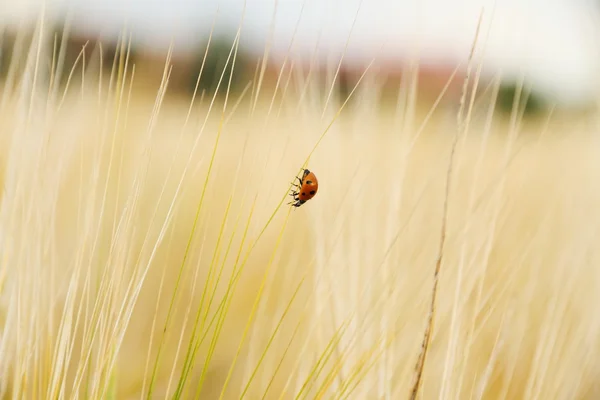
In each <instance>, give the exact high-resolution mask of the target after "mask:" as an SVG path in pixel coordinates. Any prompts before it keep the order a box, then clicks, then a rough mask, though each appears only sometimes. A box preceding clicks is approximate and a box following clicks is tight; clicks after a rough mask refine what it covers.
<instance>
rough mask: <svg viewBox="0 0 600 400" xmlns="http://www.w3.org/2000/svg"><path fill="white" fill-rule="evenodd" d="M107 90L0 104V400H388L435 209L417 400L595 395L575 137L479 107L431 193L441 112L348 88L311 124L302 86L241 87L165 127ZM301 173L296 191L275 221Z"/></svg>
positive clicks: (588, 233) (576, 131)
mask: <svg viewBox="0 0 600 400" xmlns="http://www.w3.org/2000/svg"><path fill="white" fill-rule="evenodd" d="M165 72H166V74H167V73H168V70H165ZM89 74H91V73H89ZM89 74H88V75H89ZM131 74H132V69H131V66H128V65H125V64H123V63H122V64H121V65H120V74H119V78H118V79H116V80H115V79H113V81H112V84H111V85H109V84H108V83H107V80H108V78H107V77H104V79H101V80H97V79H94V78H93V77H92V78H89V76H88V75H86V79H85V81H84V82H83V83H78V84H74V86H72V90H70V91H68V92H67V94H66V95H65V97H64V102H62V103H61V102H60V101H57V102H52V101H49V102H48V103H46V100H45V99H44V97H43V96H42V95H41V94H40V92H38V91H36V89H34V90H33V91H28V90H27V88H26V87H25V89H23V92H21V93H24V96H23V97H19V92H16V93H15V94H13V93H12V92H11V93H9V92H7V91H4V92H3V93H4V94H6V96H7V97H5V99H6V101H5V102H4V103H3V107H4V108H2V110H0V112H1V113H2V114H1V117H0V124H1V129H2V138H1V139H2V144H3V145H2V146H1V147H0V148H1V150H2V152H1V153H0V162H1V163H2V171H3V175H2V178H3V179H2V183H3V187H4V191H3V195H2V208H1V214H0V240H2V246H1V247H0V248H1V249H2V260H3V262H2V265H1V266H0V299H1V301H2V303H0V327H1V331H0V332H1V336H0V337H1V341H0V355H1V356H0V389H1V391H2V393H3V395H4V396H5V397H6V398H27V399H28V398H53V399H54V398H94V399H95V398H116V399H128V398H146V397H149V398H166V397H174V398H203V399H204V398H223V399H225V398H226V399H230V398H232V399H233V398H240V397H243V398H248V399H254V398H263V399H271V398H273V399H288V398H290V399H292V398H293V399H307V398H335V399H348V398H352V399H354V398H356V399H364V398H389V399H395V398H406V397H408V396H409V394H410V390H411V387H412V384H413V373H414V371H413V370H414V365H415V362H416V360H417V357H418V356H419V351H420V345H421V341H422V339H423V331H424V329H425V323H426V319H427V314H428V312H429V302H430V298H431V285H432V276H433V271H434V268H435V263H436V258H437V257H438V247H439V240H440V238H439V235H440V229H441V223H442V212H443V205H444V202H446V201H447V204H448V214H447V226H446V229H445V235H446V244H445V246H444V249H443V253H444V254H443V260H442V265H441V269H440V271H441V273H440V281H439V289H438V296H437V302H436V314H435V321H434V326H433V331H432V332H433V334H432V341H431V345H430V348H429V351H428V354H427V362H426V364H425V368H424V371H423V381H422V384H421V392H420V393H421V394H420V396H421V398H424V399H437V398H444V399H464V398H485V399H501V398H510V399H518V398H526V399H536V398H539V399H563V398H569V399H592V398H595V396H597V395H598V394H599V393H600V387H598V384H597V383H596V382H598V377H599V376H598V373H597V371H598V367H599V364H598V361H596V360H597V359H598V358H599V356H600V346H599V345H600V342H599V340H600V339H599V338H600V335H599V333H600V332H599V331H600V323H599V322H600V319H598V318H595V317H594V314H593V310H594V309H595V307H594V305H595V302H597V301H598V296H597V294H596V293H597V292H598V289H600V287H599V283H600V280H599V278H600V273H599V272H598V271H597V268H596V266H597V265H599V264H600V263H599V261H600V250H597V246H596V243H597V240H598V232H597V227H598V226H599V224H598V223H599V222H600V211H598V210H599V209H598V207H597V205H598V204H599V201H600V191H598V190H597V189H596V187H597V182H599V181H600V179H599V178H600V157H598V151H597V149H598V148H599V147H598V145H599V144H600V141H599V139H598V138H597V136H596V135H595V134H594V133H595V132H594V131H595V129H596V120H595V116H591V117H587V118H578V119H574V118H570V117H569V116H562V115H560V114H554V115H551V117H550V118H549V119H547V120H545V119H542V120H539V121H533V122H532V123H529V124H528V123H526V122H521V121H520V120H519V119H518V118H517V119H515V120H513V121H505V120H502V119H499V117H498V116H493V118H492V114H491V113H489V112H488V110H489V107H490V106H489V104H488V103H489V101H488V102H486V101H482V102H481V103H480V104H479V105H478V106H477V107H476V108H475V109H474V111H473V114H472V116H471V118H470V119H469V121H470V123H469V125H468V128H465V129H460V132H459V133H460V135H459V137H458V142H457V146H456V153H455V158H454V165H453V170H452V174H453V175H452V177H453V178H452V181H451V182H452V185H451V186H450V188H449V194H448V196H446V195H445V187H446V183H447V178H446V174H447V170H448V157H449V155H450V149H451V145H452V143H453V140H454V135H455V132H456V131H457V129H459V127H458V126H457V125H456V116H455V115H454V111H453V110H448V108H447V107H446V108H444V107H441V108H440V109H438V110H437V111H436V112H434V113H433V114H432V115H431V117H430V115H429V114H428V111H429V108H430V107H431V104H425V105H419V103H415V102H414V101H413V100H411V92H410V85H409V84H406V86H405V87H404V88H403V92H402V93H401V94H400V95H399V103H398V104H399V106H398V108H397V109H396V110H394V111H390V110H387V109H383V108H381V109H378V106H377V105H376V103H374V102H373V101H372V100H373V98H374V97H373V93H374V91H375V89H374V87H372V86H370V85H369V84H368V83H365V84H364V85H363V86H362V87H359V89H358V90H357V92H355V93H354V96H356V99H355V102H354V103H352V104H351V105H348V106H347V108H346V109H345V110H343V111H342V112H341V113H339V115H340V116H339V118H338V119H337V120H336V121H335V123H334V124H331V122H332V121H333V120H334V118H335V117H336V113H338V111H339V109H340V101H339V99H335V98H332V99H331V100H330V101H329V102H328V107H326V108H325V111H323V110H324V109H323V105H324V104H325V103H326V102H327V95H328V92H329V90H328V88H327V89H326V90H323V91H322V92H320V93H318V92H317V93H316V94H315V92H310V91H309V95H307V96H306V97H301V96H300V94H299V93H298V90H293V89H290V90H289V91H288V92H286V93H285V94H283V95H282V94H281V93H280V94H279V95H278V96H279V97H273V99H275V100H273V102H271V101H272V99H271V95H272V93H263V96H257V99H258V101H257V102H256V103H255V102H252V101H248V99H249V98H253V95H254V94H255V93H256V92H255V91H256V86H255V85H254V86H251V87H250V89H249V92H245V93H243V94H242V95H239V94H238V95H234V94H230V97H229V98H228V99H227V104H226V107H225V111H224V112H222V110H223V108H224V104H222V103H219V102H215V103H214V105H213V106H212V108H210V103H211V100H210V99H209V98H203V100H202V101H198V102H197V103H196V104H195V105H194V106H193V107H192V112H191V114H190V119H189V121H187V122H186V116H187V112H188V106H189V104H188V103H187V102H185V101H182V100H181V99H173V98H168V99H167V100H165V101H164V103H161V102H160V101H158V102H155V101H154V99H152V98H149V97H148V96H147V94H146V93H145V92H143V91H142V90H141V89H139V90H138V89H136V86H135V85H134V86H131V87H130V86H129V83H130V81H131V80H130V77H131ZM92 76H93V75H92ZM74 82H75V81H74ZM99 82H100V83H99ZM303 83H304V82H302V81H301V80H299V81H296V82H295V84H290V86H293V87H294V88H295V89H299V88H301V87H302V84H303ZM308 83H310V82H308ZM223 84H226V82H224V83H223ZM78 85H79V87H78ZM99 85H101V86H99ZM119 85H122V86H119ZM98 87H102V90H101V91H100V90H98ZM286 87H287V86H286V85H285V82H283V83H282V85H281V87H280V89H281V90H283V88H286ZM115 88H118V89H115ZM262 90H263V92H266V90H265V89H264V88H263V89H262ZM482 90H483V89H482ZM30 93H33V94H34V95H33V96H31V97H29V95H30ZM239 96H242V98H241V100H240V98H239ZM159 98H160V96H159ZM238 100H240V102H239V103H238ZM484 100H485V99H484ZM492 102H493V99H492ZM209 109H210V110H211V111H210V113H209ZM329 127H330V128H329ZM324 132H326V133H327V134H326V135H324ZM321 139H322V140H321ZM317 143H318V146H316V147H315V144H317ZM313 149H314V152H313ZM309 155H310V162H309V163H308V168H310V169H311V170H313V171H314V172H315V173H316V174H317V176H318V177H319V183H320V188H319V193H318V195H317V196H316V197H315V198H314V199H313V200H312V201H310V202H309V203H307V204H305V205H304V206H302V207H301V208H299V209H290V208H288V207H287V206H285V203H283V204H284V206H281V204H282V202H283V201H285V200H286V199H285V197H286V195H287V190H288V188H289V187H290V183H291V182H292V180H293V178H294V175H295V174H296V173H297V172H298V170H299V169H300V167H301V166H302V165H303V163H304V162H305V160H306V158H307V156H309Z"/></svg>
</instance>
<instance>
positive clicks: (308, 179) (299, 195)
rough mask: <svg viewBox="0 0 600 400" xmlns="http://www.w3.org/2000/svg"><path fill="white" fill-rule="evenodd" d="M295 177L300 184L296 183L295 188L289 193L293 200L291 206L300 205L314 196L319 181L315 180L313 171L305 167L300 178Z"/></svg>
mask: <svg viewBox="0 0 600 400" xmlns="http://www.w3.org/2000/svg"><path fill="white" fill-rule="evenodd" d="M296 179H298V180H299V181H300V185H296V189H297V190H296V191H295V192H293V193H291V195H292V196H293V197H294V200H295V202H293V206H294V207H300V206H301V205H302V204H304V203H306V202H307V201H308V200H310V199H312V198H313V197H315V195H316V194H317V191H318V190H319V181H318V180H317V176H316V175H315V174H314V172H311V171H309V170H307V169H305V170H304V172H303V173H302V179H300V178H296Z"/></svg>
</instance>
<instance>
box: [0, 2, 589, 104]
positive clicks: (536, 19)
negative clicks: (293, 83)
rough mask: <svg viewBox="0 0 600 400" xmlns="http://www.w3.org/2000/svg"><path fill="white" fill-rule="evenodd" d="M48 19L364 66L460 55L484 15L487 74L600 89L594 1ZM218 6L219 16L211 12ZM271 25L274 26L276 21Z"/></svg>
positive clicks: (189, 44)
mask: <svg viewBox="0 0 600 400" xmlns="http://www.w3.org/2000/svg"><path fill="white" fill-rule="evenodd" d="M43 1H44V0H0V23H1V22H2V21H6V22H11V23H15V22H16V21H19V20H21V19H24V20H27V19H30V20H31V19H34V18H35V17H36V15H37V14H36V13H37V12H38V11H39V9H40V7H41V4H42V2H43ZM45 1H46V12H47V15H49V16H57V15H61V14H64V13H67V12H71V13H72V16H73V17H74V23H75V28H76V29H81V30H88V31H89V32H90V33H98V32H101V33H103V34H105V35H109V36H111V35H112V36H116V35H118V34H119V32H120V30H121V28H122V26H123V23H125V22H126V23H127V26H128V27H129V29H130V30H131V32H132V33H133V35H134V36H133V39H134V40H135V41H136V42H138V43H139V44H141V45H144V46H148V47H150V48H154V49H157V50H159V51H164V49H166V48H167V47H168V45H169V43H170V41H171V39H173V40H174V41H175V43H176V46H177V48H178V49H179V50H181V51H184V50H186V49H195V48H197V46H200V45H201V44H202V43H203V41H204V40H205V37H206V35H207V34H208V32H209V31H210V29H211V27H212V25H213V23H215V31H216V32H217V33H223V34H230V35H233V34H235V31H236V30H237V29H238V27H239V26H240V23H241V22H242V17H243V24H242V35H241V37H242V43H243V44H247V45H249V46H255V48H256V49H257V52H262V50H263V48H264V45H265V41H266V40H267V39H268V38H272V48H273V52H274V54H275V56H277V55H278V54H279V55H280V56H282V55H284V54H286V53H287V52H288V48H289V46H290V44H291V43H292V39H293V53H294V54H295V55H297V56H299V57H301V56H304V57H307V56H310V54H312V52H313V51H314V49H315V46H316V44H317V42H318V44H319V49H320V50H321V52H322V54H323V55H324V56H325V55H327V56H332V57H340V56H341V55H342V53H344V51H345V56H344V59H345V61H346V62H348V63H352V62H356V63H362V64H365V63H367V62H368V61H370V60H371V59H372V58H373V57H377V58H378V59H384V60H388V61H394V60H402V59H406V57H407V56H409V55H411V54H415V53H414V52H415V51H417V50H418V52H419V55H420V57H421V59H422V60H425V61H427V60H429V61H436V60H438V61H448V60H453V61H465V60H466V59H467V57H468V54H469V50H470V48H471V45H472V42H473V38H474V34H475V30H476V26H477V21H478V18H479V15H480V13H481V12H482V11H483V19H482V26H481V31H480V38H479V41H478V43H479V46H478V52H477V54H478V55H479V56H480V57H482V58H483V60H484V61H485V65H486V66H487V68H488V69H490V70H492V69H493V70H496V69H501V70H502V71H504V73H505V74H507V76H517V75H518V74H520V73H525V74H526V75H527V76H528V77H529V79H531V80H532V81H533V82H534V84H536V85H538V86H540V87H541V88H543V90H545V91H546V92H547V93H548V94H549V95H551V96H556V97H559V98H560V100H562V101H563V102H565V103H578V102H585V101H589V100H591V99H592V97H594V96H596V93H597V92H598V89H599V88H600V46H599V44H600V43H599V38H600V23H599V21H600V10H597V9H594V6H593V4H594V2H593V1H592V0H421V1H418V0H278V1H276V0H245V1H244V0H45ZM217 10H218V14H217ZM273 21H274V26H272V22H273Z"/></svg>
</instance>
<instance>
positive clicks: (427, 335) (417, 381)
mask: <svg viewBox="0 0 600 400" xmlns="http://www.w3.org/2000/svg"><path fill="white" fill-rule="evenodd" d="M482 17H483V11H482V13H481V14H480V15H479V20H478V22H477V29H476V31H475V38H474V40H473V45H472V47H471V53H470V54H469V61H468V65H467V75H466V77H465V82H464V86H463V93H462V97H461V104H460V109H459V112H458V120H459V124H458V129H457V131H456V133H455V135H454V140H453V142H452V147H451V149H450V157H449V160H448V168H447V170H446V188H445V194H444V203H443V211H442V225H441V233H440V241H439V247H438V254H437V259H436V262H435V269H434V272H433V287H432V290H431V300H430V305H429V313H428V316H427V324H426V326H425V332H424V333H423V341H422V343H421V349H420V352H419V356H418V359H417V363H416V365H415V377H414V383H413V385H412V388H411V391H410V399H411V400H415V399H416V398H417V394H418V393H419V389H420V387H421V380H422V376H423V370H424V368H425V361H426V358H427V351H428V349H429V343H430V341H431V333H432V331H433V326H434V317H435V304H436V298H437V291H438V282H439V275H440V270H441V268H442V262H443V257H444V246H445V243H446V224H447V219H448V198H449V196H450V189H451V184H452V167H453V165H454V154H455V151H456V145H457V143H458V138H459V134H460V133H461V132H460V131H461V129H462V128H463V121H462V113H463V108H464V105H465V99H466V96H467V88H468V85H469V77H470V69H471V63H472V61H473V55H474V53H475V46H476V44H477V37H478V35H479V28H480V26H481V20H482Z"/></svg>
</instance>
